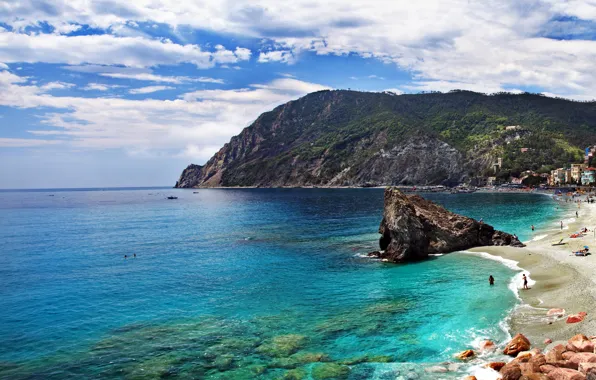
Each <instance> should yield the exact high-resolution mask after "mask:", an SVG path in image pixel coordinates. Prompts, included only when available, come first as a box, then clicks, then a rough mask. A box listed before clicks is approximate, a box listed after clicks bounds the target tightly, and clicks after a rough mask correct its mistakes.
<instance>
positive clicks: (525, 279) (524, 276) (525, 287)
mask: <svg viewBox="0 0 596 380" xmlns="http://www.w3.org/2000/svg"><path fill="white" fill-rule="evenodd" d="M522 278H523V280H524V289H530V288H528V278H527V277H526V274H525V273H524V275H523V276H522Z"/></svg>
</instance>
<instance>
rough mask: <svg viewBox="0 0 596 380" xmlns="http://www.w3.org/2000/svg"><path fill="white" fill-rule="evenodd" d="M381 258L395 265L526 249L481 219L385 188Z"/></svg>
mask: <svg viewBox="0 0 596 380" xmlns="http://www.w3.org/2000/svg"><path fill="white" fill-rule="evenodd" d="M379 233H380V234H381V235H382V236H381V238H380V240H379V245H380V251H378V253H377V252H375V253H374V255H378V256H379V257H380V258H382V259H383V258H384V259H388V260H390V261H393V262H409V261H417V260H423V259H426V258H427V257H428V255H429V254H437V253H449V252H454V251H462V250H466V249H469V248H473V247H479V246H488V245H497V246H502V245H510V246H515V247H523V246H524V244H522V243H521V242H520V241H519V240H518V239H517V238H516V237H514V236H513V235H510V234H508V233H505V232H501V231H497V230H495V229H494V228H493V227H492V226H490V225H488V224H486V223H481V222H479V221H477V220H474V219H471V218H468V217H465V216H462V215H458V214H455V213H452V212H451V211H448V210H446V209H445V208H443V207H441V206H439V205H437V204H435V203H433V202H431V201H428V200H426V199H424V198H422V197H420V196H418V195H412V196H407V195H406V194H404V193H402V192H401V191H399V190H398V189H397V188H393V187H389V188H387V189H385V206H384V210H383V219H382V221H381V225H380V226H379Z"/></svg>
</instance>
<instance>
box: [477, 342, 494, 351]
mask: <svg viewBox="0 0 596 380" xmlns="http://www.w3.org/2000/svg"><path fill="white" fill-rule="evenodd" d="M496 349H497V345H496V344H495V342H493V341H492V340H485V341H484V342H482V343H481V344H480V351H494V350H496Z"/></svg>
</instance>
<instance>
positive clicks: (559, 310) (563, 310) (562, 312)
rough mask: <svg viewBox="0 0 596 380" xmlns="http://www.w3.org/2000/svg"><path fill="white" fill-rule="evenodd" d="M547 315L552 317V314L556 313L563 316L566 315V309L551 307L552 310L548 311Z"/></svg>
mask: <svg viewBox="0 0 596 380" xmlns="http://www.w3.org/2000/svg"><path fill="white" fill-rule="evenodd" d="M546 315H548V316H549V317H550V316H553V315H556V316H563V315H565V309H550V310H549V311H548V312H547V313H546Z"/></svg>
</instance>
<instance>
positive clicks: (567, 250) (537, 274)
mask: <svg viewBox="0 0 596 380" xmlns="http://www.w3.org/2000/svg"><path fill="white" fill-rule="evenodd" d="M562 206H563V207H565V208H569V212H572V211H574V210H578V212H579V218H576V219H575V220H574V221H571V220H567V221H564V223H565V226H564V230H562V231H561V230H560V229H559V228H558V225H557V224H552V225H550V226H548V227H546V228H545V229H544V230H542V231H540V230H537V231H535V233H534V237H535V238H537V237H541V236H544V235H546V236H545V237H544V238H542V239H540V240H537V241H530V242H527V243H526V244H527V247H526V248H512V247H482V248H475V249H472V250H470V251H471V252H486V253H489V254H491V255H494V256H500V257H502V258H503V259H508V260H514V261H517V262H518V266H519V267H520V268H522V269H524V272H525V273H529V274H530V279H531V280H530V283H531V289H529V290H522V289H521V288H522V281H521V273H520V274H519V275H517V276H516V277H515V280H514V281H515V287H516V288H517V289H519V295H520V297H521V299H522V301H523V303H522V305H520V306H519V307H518V308H516V310H515V311H514V312H513V314H512V317H511V321H510V326H511V333H512V334H515V333H518V332H520V333H522V334H524V335H526V336H527V337H528V338H529V339H530V341H531V342H532V344H533V346H534V347H540V348H544V347H545V346H546V345H545V344H543V341H544V340H545V339H546V338H550V339H552V340H553V341H556V340H567V339H568V338H569V337H570V336H573V335H575V334H578V333H582V334H586V335H596V239H595V237H594V230H595V229H596V204H587V203H584V202H583V203H581V205H580V208H576V207H575V205H572V204H565V203H564V202H563V204H562ZM583 227H587V228H588V229H589V230H590V231H589V232H588V234H587V235H586V236H584V237H582V238H577V239H570V238H569V235H571V234H572V233H574V232H577V231H579V230H580V229H581V228H583ZM528 228H529V226H528ZM561 238H565V239H564V243H566V244H565V245H558V246H553V245H552V244H553V243H554V242H558V241H559V240H560V239H561ZM584 245H587V246H590V248H591V250H592V252H593V254H592V255H590V256H586V257H576V256H574V255H572V250H577V249H579V248H580V247H583V246H584ZM533 281H535V283H534V284H532V282H533ZM551 308H564V309H565V310H566V314H565V316H564V317H562V318H556V317H547V315H546V313H547V311H548V310H549V309H551ZM580 311H585V312H587V313H588V315H587V317H586V318H585V320H584V321H583V322H580V323H576V324H567V323H566V316H567V315H569V314H576V313H578V312H580Z"/></svg>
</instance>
